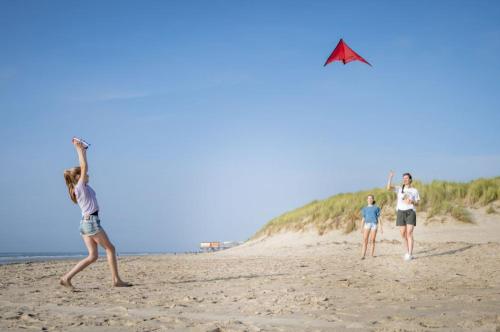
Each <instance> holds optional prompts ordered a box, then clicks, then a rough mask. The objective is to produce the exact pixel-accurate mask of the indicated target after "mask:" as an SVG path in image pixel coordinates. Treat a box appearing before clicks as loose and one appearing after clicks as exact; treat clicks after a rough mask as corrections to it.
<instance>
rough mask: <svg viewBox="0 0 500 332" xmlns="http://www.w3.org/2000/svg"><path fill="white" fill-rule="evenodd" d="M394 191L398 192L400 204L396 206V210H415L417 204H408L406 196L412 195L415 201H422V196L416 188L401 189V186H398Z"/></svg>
mask: <svg viewBox="0 0 500 332" xmlns="http://www.w3.org/2000/svg"><path fill="white" fill-rule="evenodd" d="M394 192H396V193H397V194H398V204H397V206H396V210H401V211H407V210H415V205H413V204H406V202H405V201H404V200H405V198H406V197H410V198H411V200H412V201H414V202H418V201H420V196H419V194H418V190H417V189H416V188H413V187H411V188H408V187H405V189H404V190H403V191H401V187H399V186H397V187H395V188H394Z"/></svg>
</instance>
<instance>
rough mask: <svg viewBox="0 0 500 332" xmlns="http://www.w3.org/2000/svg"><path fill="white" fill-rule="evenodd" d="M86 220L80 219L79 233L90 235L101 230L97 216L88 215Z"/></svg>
mask: <svg viewBox="0 0 500 332" xmlns="http://www.w3.org/2000/svg"><path fill="white" fill-rule="evenodd" d="M89 217H90V218H89V219H88V220H85V219H82V220H81V221H80V234H81V235H87V236H92V235H96V234H97V233H99V232H100V231H102V230H103V229H102V227H101V220H99V217H98V216H92V215H91V216H89Z"/></svg>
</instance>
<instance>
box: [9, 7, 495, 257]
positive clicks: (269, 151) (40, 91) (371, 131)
mask: <svg viewBox="0 0 500 332" xmlns="http://www.w3.org/2000/svg"><path fill="white" fill-rule="evenodd" d="M340 38H344V40H345V41H346V42H347V43H348V44H349V45H350V46H351V47H352V48H353V49H354V50H355V51H357V52H358V53H359V54H360V55H362V56H363V57H365V58H366V59H367V60H368V61H369V62H370V63H371V64H373V67H369V66H367V65H365V64H363V63H359V62H354V63H350V64H348V65H346V66H344V65H342V64H340V63H338V62H337V63H333V64H331V65H328V66H327V67H323V63H324V61H325V60H326V58H327V57H328V55H329V54H330V52H331V51H332V50H333V48H334V47H335V45H336V43H337V42H338V40H339V39H340ZM0 45H1V52H0V112H1V118H2V121H1V122H0V139H1V141H0V151H1V155H2V157H1V158H2V159H1V163H0V172H1V174H2V175H1V177H0V200H1V202H2V203H1V204H0V227H1V229H2V231H1V232H0V251H79V250H84V245H83V243H82V241H81V239H80V236H79V234H78V222H79V213H80V212H79V209H78V207H77V206H75V205H73V204H72V203H71V201H70V200H69V198H68V197H67V193H66V188H65V185H64V181H63V177H62V172H63V170H64V169H65V168H67V167H71V166H73V165H75V164H76V163H77V159H76V154H75V152H74V149H73V147H72V145H71V143H70V139H71V137H72V136H73V135H77V136H82V137H84V138H85V139H87V140H88V141H90V142H91V143H92V144H93V145H92V147H91V148H90V150H89V163H90V176H91V185H92V186H93V187H94V189H95V190H96V192H97V195H98V199H99V203H100V205H101V218H102V222H103V226H104V228H105V229H106V230H107V231H108V233H109V235H110V237H111V239H112V241H114V242H115V244H116V246H117V248H118V250H120V251H183V250H193V249H195V248H196V246H197V244H198V242H200V241H207V240H208V241H211V240H212V241H213V240H220V241H225V240H245V239H247V238H249V237H250V236H252V235H253V234H254V233H255V232H256V231H257V230H258V229H259V228H260V227H261V226H262V225H264V224H265V223H266V222H267V221H268V220H270V219H271V218H273V217H275V216H277V215H279V214H281V213H283V212H285V211H288V210H290V209H294V208H296V207H299V206H301V205H304V204H306V203H308V202H310V201H312V200H314V199H322V198H326V197H328V196H331V195H333V194H336V193H339V192H346V191H355V190H361V189H368V188H373V187H379V186H383V185H384V183H385V181H386V176H387V172H388V170H389V169H394V170H395V171H396V172H398V173H402V172H404V171H410V172H412V173H413V174H414V177H415V178H417V179H420V180H423V181H431V180H433V179H445V180H454V181H467V180H471V179H474V178H477V177H490V176H496V175H499V170H500V147H499V146H500V144H499V143H500V142H499V139H498V125H499V124H500V121H499V120H500V111H499V109H500V107H499V106H500V102H499V95H498V89H499V77H500V65H499V61H498V54H500V5H499V3H498V2H496V1H419V2H416V1H415V2H410V1H406V2H401V1H385V2H382V1H378V2H374V1H365V2H355V3H349V2H341V1H313V2H309V1H105V2H101V1H79V2H77V1H5V0H0Z"/></svg>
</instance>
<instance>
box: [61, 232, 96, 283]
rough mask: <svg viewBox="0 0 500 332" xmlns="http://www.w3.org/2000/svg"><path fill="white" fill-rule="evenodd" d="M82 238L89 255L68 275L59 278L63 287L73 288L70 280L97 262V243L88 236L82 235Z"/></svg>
mask: <svg viewBox="0 0 500 332" xmlns="http://www.w3.org/2000/svg"><path fill="white" fill-rule="evenodd" d="M82 238H83V242H84V243H85V246H87V250H88V252H89V255H88V256H87V258H85V259H82V260H81V261H79V262H78V263H77V264H76V265H75V266H74V267H73V268H72V269H71V270H70V271H69V272H68V273H66V274H65V275H64V276H62V277H61V280H60V283H61V285H63V286H66V287H73V285H72V284H71V278H73V277H74V276H75V275H76V274H77V273H78V272H80V271H82V270H83V269H84V268H86V267H87V266H89V265H90V264H92V263H93V262H95V261H96V260H97V257H98V252H97V243H96V242H95V241H94V240H93V239H92V237H90V236H86V235H83V236H82Z"/></svg>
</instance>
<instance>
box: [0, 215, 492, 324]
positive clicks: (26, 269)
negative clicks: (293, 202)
mask: <svg viewBox="0 0 500 332" xmlns="http://www.w3.org/2000/svg"><path fill="white" fill-rule="evenodd" d="M472 212H473V213H474V214H475V218H476V220H477V222H476V223H475V224H473V225H466V224H460V223H458V222H453V221H450V220H448V221H446V222H444V221H443V223H437V224H436V223H430V224H428V225H425V222H424V221H423V220H419V224H418V226H417V229H416V232H415V237H416V249H415V260H413V261H411V262H405V261H403V259H402V254H403V251H402V247H401V244H400V242H399V239H398V235H397V229H396V228H395V227H394V226H393V225H392V224H393V223H392V222H391V223H390V224H387V225H386V227H385V234H384V235H383V236H380V237H379V241H378V243H377V252H376V254H377V257H375V258H371V257H368V258H367V259H365V260H360V243H359V237H360V235H359V233H357V232H356V233H351V234H349V235H342V234H340V233H335V232H330V233H327V234H326V235H324V236H318V235H317V234H316V233H315V232H314V231H308V232H302V233H283V234H279V235H277V236H274V237H271V238H263V239H256V240H253V241H249V242H247V243H245V244H243V245H241V246H240V247H237V248H233V249H230V250H226V251H223V252H217V253H210V254H197V255H196V254H190V255H163V256H146V257H125V258H121V259H120V261H119V264H120V268H121V271H122V275H123V277H124V279H126V280H129V281H132V282H134V283H135V286H134V287H131V288H122V289H118V288H112V287H110V281H109V280H108V279H109V271H108V266H107V264H106V261H105V258H102V257H101V258H100V259H99V261H98V262H97V263H95V264H94V265H91V266H90V267H89V268H88V269H87V270H85V271H84V272H82V273H81V274H79V275H78V276H77V277H75V279H74V280H73V282H74V284H75V286H76V287H77V290H76V291H70V290H68V289H65V288H63V287H61V286H59V284H58V278H59V277H60V276H61V275H62V274H63V273H64V272H65V271H66V270H68V269H69V268H70V267H71V266H72V265H73V264H74V262H75V261H73V260H64V261H50V262H34V263H21V264H9V265H2V266H0V275H1V279H0V330H2V331H4V330H8V331H42V330H43V331H343V330H348V331H429V330H433V331H434V330H435V331H471V330H472V331H499V330H500V273H499V272H500V259H499V257H500V254H499V251H500V243H499V239H500V220H499V215H498V214H491V215H487V214H485V213H484V211H480V210H478V211H472Z"/></svg>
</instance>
